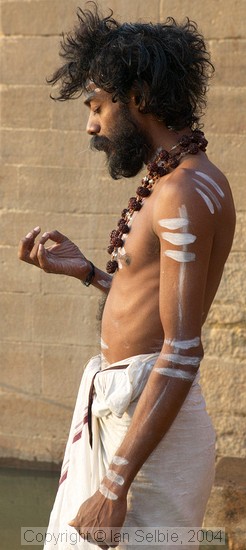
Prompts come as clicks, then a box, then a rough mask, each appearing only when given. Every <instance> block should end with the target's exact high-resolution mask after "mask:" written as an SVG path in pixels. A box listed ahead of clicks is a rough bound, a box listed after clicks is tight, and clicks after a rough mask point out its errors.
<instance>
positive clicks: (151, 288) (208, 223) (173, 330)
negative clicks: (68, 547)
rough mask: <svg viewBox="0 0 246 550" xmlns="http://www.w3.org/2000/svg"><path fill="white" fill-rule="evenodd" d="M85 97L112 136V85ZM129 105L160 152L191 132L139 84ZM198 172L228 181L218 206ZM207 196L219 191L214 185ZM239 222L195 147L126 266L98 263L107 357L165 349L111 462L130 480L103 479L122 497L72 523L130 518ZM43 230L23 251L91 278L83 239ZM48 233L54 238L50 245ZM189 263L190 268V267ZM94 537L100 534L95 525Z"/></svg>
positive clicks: (165, 188) (157, 199) (138, 223)
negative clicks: (186, 344)
mask: <svg viewBox="0 0 246 550" xmlns="http://www.w3.org/2000/svg"><path fill="white" fill-rule="evenodd" d="M85 104H86V106H87V107H88V108H89V109H90V114H89V119H88V124H87V132H88V133H89V134H90V135H98V136H101V135H102V136H110V132H111V130H112V128H116V127H117V117H118V116H119V110H120V103H119V102H116V103H113V102H112V97H111V94H108V93H106V92H104V91H103V90H100V89H96V88H95V87H93V85H92V86H91V93H89V94H88V96H87V97H86V100H85ZM128 109H129V112H130V114H131V116H132V117H133V119H134V120H135V121H136V123H137V125H138V127H139V128H141V129H142V130H143V132H144V134H145V135H146V136H147V137H148V142H149V143H150V144H151V147H152V154H153V153H154V152H155V151H156V150H157V149H158V148H159V147H163V148H164V149H166V150H168V151H169V150H170V149H171V148H172V146H174V145H176V144H177V142H178V138H179V137H181V135H183V134H190V129H189V128H184V129H183V130H182V131H180V132H176V131H173V130H169V129H167V128H166V127H165V125H164V124H163V122H159V121H158V120H157V119H156V118H155V117H154V116H152V115H149V114H147V115H146V114H142V113H141V112H139V110H138V106H137V101H136V98H135V97H134V93H132V94H131V99H130V103H129V104H128ZM147 160H149V159H147ZM197 173H200V174H201V173H202V174H205V175H207V176H208V177H209V178H211V180H212V181H214V182H216V184H217V186H218V188H219V190H220V191H219V193H217V192H216V191H215V190H214V189H213V191H214V195H216V196H217V199H218V202H217V205H216V204H213V211H212V206H211V200H210V202H209V199H208V198H207V199H205V198H204V195H202V192H201V190H203V192H204V187H200V188H199V189H200V192H197V191H196V187H199V184H197V183H196V181H195V180H199V181H200V182H203V185H207V180H206V179H205V180H204V177H203V176H200V175H197ZM116 185H117V183H116ZM118 185H119V184H118ZM210 190H211V187H210ZM134 191H135V189H133V192H134ZM205 194H206V193H205ZM206 196H207V195H206ZM209 196H210V199H211V194H210V195H209ZM207 197H208V196H207ZM123 206H124V205H122V207H123ZM184 216H187V220H188V221H187V225H186V229H185V231H186V234H189V235H192V236H193V237H191V238H193V239H194V240H193V242H192V243H190V244H187V246H186V248H185V254H187V251H188V254H191V256H185V257H186V258H192V260H191V261H188V259H187V261H186V262H184V263H182V262H180V261H176V260H175V259H173V257H170V254H171V256H172V254H174V256H175V255H176V256H175V257H176V258H178V257H179V256H178V254H179V252H180V251H182V250H184V248H182V246H178V245H177V244H173V243H172V242H170V240H169V233H170V234H172V233H180V232H181V230H180V229H178V230H177V229H176V230H172V229H170V228H169V229H168V228H167V227H166V226H165V224H166V221H165V220H177V219H178V218H182V219H183V218H184ZM234 228H235V211H234V205H233V200H232V196H231V191H230V187H229V184H228V182H227V180H226V178H225V176H224V175H223V174H222V173H221V172H220V171H219V170H218V168H216V167H215V166H214V165H213V164H212V163H211V162H210V161H209V159H208V157H207V155H206V154H205V153H204V152H201V151H200V152H199V153H198V154H197V155H187V156H185V157H184V158H183V159H182V161H181V162H180V164H179V166H178V167H177V168H176V169H175V170H173V171H172V172H170V173H169V174H168V175H166V176H164V177H162V178H160V179H159V180H158V182H157V183H156V184H155V186H154V188H153V192H152V194H151V196H150V197H148V198H147V199H146V200H145V202H144V205H143V207H142V209H141V211H140V212H138V213H135V214H134V218H133V222H132V226H131V231H130V233H129V235H128V237H127V239H126V241H125V244H124V249H125V250H124V254H123V255H122V259H121V266H122V267H121V269H119V270H118V271H117V272H116V273H115V274H114V276H113V278H111V276H110V275H108V274H107V273H104V272H102V271H100V270H99V269H97V268H96V275H95V279H94V281H93V284H94V286H96V287H97V288H99V289H100V290H101V291H103V292H107V293H108V296H107V301H106V305H105V308H104V312H103V318H102V340H103V342H104V344H106V346H105V345H104V349H103V354H104V356H105V357H106V359H107V360H108V361H109V363H113V362H116V361H120V360H123V359H125V358H127V357H131V356H134V355H138V354H142V353H153V352H155V351H156V352H160V355H159V357H158V359H157V361H156V364H155V365H154V368H153V370H152V372H151V374H150V376H149V379H148V382H147V384H146V386H145V389H144V390H143V392H142V395H141V397H140V398H139V401H138V404H137V406H136V409H135V412H134V415H133V419H132V422H131V425H130V427H129V429H128V432H127V434H126V436H125V438H124V440H123V441H122V444H121V445H120V448H119V449H118V450H117V452H116V454H117V455H118V456H120V457H124V458H125V459H126V460H127V461H128V463H127V464H125V465H115V464H110V469H111V470H114V471H115V472H117V474H119V475H121V476H123V477H124V480H125V481H124V484H123V485H121V486H120V485H117V484H116V483H114V482H111V481H110V480H109V479H108V478H106V477H105V479H103V480H102V482H103V484H104V486H105V487H107V488H108V489H109V490H110V491H112V492H113V493H114V494H115V495H117V497H118V498H117V499H116V500H110V499H108V498H106V497H105V496H103V495H102V494H101V492H99V491H97V492H96V493H95V494H94V495H93V496H92V497H91V498H89V499H88V500H87V501H86V502H84V503H83V504H82V505H81V507H80V508H79V510H78V513H77V515H76V517H75V518H74V519H73V520H72V518H71V520H72V521H71V523H70V525H72V526H74V527H75V528H76V529H77V530H78V531H79V530H81V531H82V532H85V531H87V530H88V528H91V527H97V528H100V527H110V528H111V527H121V526H122V525H123V523H124V520H125V515H126V510H127V505H126V497H127V493H128V490H129V487H130V485H131V483H132V481H133V479H134V478H135V476H136V474H137V472H138V471H139V469H140V468H141V466H142V465H143V464H144V462H145V461H146V459H147V458H148V456H149V455H150V454H151V453H152V451H153V450H154V449H155V448H156V446H157V445H158V443H159V442H160V441H161V439H162V438H163V437H164V436H165V434H166V432H167V431H168V429H169V428H170V426H171V424H172V422H173V421H174V419H175V417H176V415H177V414H178V412H179V410H180V407H181V406H182V404H183V402H184V400H185V398H186V396H187V394H188V392H189V389H190V387H191V385H192V375H194V373H196V372H197V369H198V367H199V364H197V366H196V368H195V369H194V358H197V357H198V358H200V359H201V358H202V357H203V347H202V343H201V340H200V337H201V329H202V325H203V323H204V321H205V319H206V317H207V314H208V311H209V308H210V306H211V303H212V301H213V299H214V296H215V293H216V291H217V288H218V286H219V283H220V280H221V276H222V273H223V268H224V264H225V261H226V259H227V256H228V254H229V251H230V248H231V245H232V240H233V234H234ZM39 234H40V228H35V229H34V230H33V231H31V232H30V233H29V234H28V235H27V237H25V238H24V239H22V241H21V242H20V247H19V257H20V259H21V260H24V261H26V262H29V263H31V264H34V265H36V266H38V267H40V268H41V269H43V270H44V271H46V272H51V273H62V274H67V275H70V276H73V277H76V278H78V279H81V280H85V278H86V276H87V275H88V273H89V271H90V264H89V263H88V260H87V259H86V258H85V257H84V255H83V254H82V253H81V252H80V250H79V249H78V248H77V247H76V245H74V244H73V243H72V242H71V241H70V240H69V239H67V237H65V236H64V235H62V234H61V233H59V232H57V231H50V232H47V233H45V234H44V235H43V236H42V237H41V238H40V237H38V235H39ZM49 239H50V240H52V241H54V244H53V245H52V246H51V247H49V248H45V246H44V244H45V243H46V242H47V241H48V240H49ZM170 250H171V253H170ZM177 251H178V252H177ZM181 253H182V252H181ZM125 254H126V255H127V262H126V261H125V257H126V256H125ZM181 263H182V265H183V266H184V267H183V269H185V275H184V271H183V272H182V273H183V275H182V277H181ZM102 281H103V282H102ZM181 310H182V315H181V313H180V311H181ZM194 339H196V341H197V342H199V343H198V345H196V346H194V347H191V348H189V349H182V351H181V352H180V353H181V355H182V356H184V357H186V360H185V366H183V365H180V364H177V365H175V364H173V362H171V361H170V355H171V353H172V346H171V342H173V341H177V340H179V341H195V340H194ZM189 361H190V363H189ZM164 368H177V369H180V368H181V369H183V370H184V371H185V372H186V373H190V374H191V379H190V380H189V379H182V378H180V377H179V378H175V377H172V376H171V377H169V376H167V375H163V370H162V369H164ZM163 460H165V457H163ZM91 542H94V539H93V534H92V536H91ZM94 543H95V544H97V543H96V542H94ZM99 546H100V545H99ZM100 548H108V545H107V544H106V542H105V543H104V544H103V545H101V546H100Z"/></svg>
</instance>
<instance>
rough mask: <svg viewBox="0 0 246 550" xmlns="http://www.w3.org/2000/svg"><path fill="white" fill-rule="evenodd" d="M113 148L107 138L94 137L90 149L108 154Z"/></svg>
mask: <svg viewBox="0 0 246 550" xmlns="http://www.w3.org/2000/svg"><path fill="white" fill-rule="evenodd" d="M111 148H112V143H111V141H110V139H108V138H107V137H105V136H93V137H92V138H91V140H90V149H92V151H94V150H96V151H104V152H105V153H108V152H109V151H110V149H111Z"/></svg>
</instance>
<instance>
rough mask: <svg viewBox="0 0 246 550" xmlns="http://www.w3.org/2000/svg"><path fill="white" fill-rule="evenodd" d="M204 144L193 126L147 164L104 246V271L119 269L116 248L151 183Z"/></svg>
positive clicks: (122, 243)
mask: <svg viewBox="0 0 246 550" xmlns="http://www.w3.org/2000/svg"><path fill="white" fill-rule="evenodd" d="M207 144H208V142H207V140H206V138H205V137H204V133H203V132H202V131H201V130H198V129H196V130H193V131H192V133H191V135H189V136H188V135H183V136H182V137H181V138H180V139H179V141H178V143H177V145H174V146H173V147H172V149H171V150H170V151H169V152H168V151H166V150H165V149H159V150H158V152H157V156H156V157H155V159H154V160H153V161H152V162H150V163H149V164H148V165H147V169H148V174H147V175H146V176H145V177H144V178H143V179H142V182H141V183H142V185H140V186H139V187H138V188H137V190H136V196H135V197H131V198H130V200H129V203H128V207H127V208H124V210H123V211H122V213H121V218H120V219H119V221H118V228H117V229H113V231H111V234H110V244H109V246H108V249H107V250H108V253H109V254H111V260H109V262H107V265H106V271H107V273H114V272H115V271H116V270H117V269H118V268H119V264H118V261H117V258H118V251H119V248H121V247H123V245H124V240H123V236H124V235H127V234H128V233H129V231H130V221H131V218H132V216H133V214H134V212H138V211H139V210H141V208H142V206H143V199H145V198H147V197H148V196H149V195H150V194H151V192H152V189H153V186H154V184H155V183H156V182H157V181H158V179H159V178H161V177H162V176H165V175H166V174H169V172H170V171H171V170H174V169H175V168H177V166H178V165H179V163H180V160H181V159H182V157H184V156H185V155H188V154H190V155H196V154H197V153H198V152H199V150H200V151H204V152H205V151H206V147H207Z"/></svg>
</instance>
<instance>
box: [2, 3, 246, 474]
mask: <svg viewBox="0 0 246 550" xmlns="http://www.w3.org/2000/svg"><path fill="white" fill-rule="evenodd" d="M78 4H79V3H78V1H77V0H29V1H27V0H18V1H17V0H8V1H5V0H3V1H2V2H1V37H0V38H1V65H2V68H1V134H2V137H1V149H2V161H1V187H0V192H1V201H0V216H1V239H0V262H1V278H0V300H1V316H0V323H1V380H0V381H1V401H0V403H1V405H0V407H1V410H0V418H1V448H0V456H1V457H2V459H6V460H9V459H15V458H16V459H21V460H28V461H37V462H45V463H48V462H53V463H54V462H55V463H59V462H60V461H61V458H62V455H63V450H64V444H65V441H66V436H67V433H68V429H69V425H70V421H71V415H72V409H73V405H74V402H75V397H76V392H77V389H78V385H79V382H80V377H81V373H82V370H83V365H84V363H85V362H86V361H87V360H88V358H89V357H90V356H91V355H92V354H95V353H97V351H98V344H99V332H98V322H97V320H96V313H97V308H98V292H97V291H96V290H95V289H87V288H85V287H84V286H83V285H82V284H80V282H79V281H77V280H75V279H74V280H73V279H71V280H69V279H66V278H65V277H62V276H54V275H48V274H44V273H41V272H40V271H39V270H38V269H37V268H35V267H31V266H29V265H27V264H24V263H21V262H20V261H19V260H18V259H17V245H18V241H19V239H20V238H21V237H22V236H24V235H25V234H26V233H27V232H28V231H29V230H30V229H31V228H33V227H35V226H36V225H40V226H41V228H42V231H45V230H50V229H54V228H56V229H59V230H60V231H61V232H62V233H64V234H66V235H68V236H69V237H70V238H71V239H72V240H73V241H75V242H76V243H77V244H78V245H79V247H81V249H82V250H83V251H84V253H85V255H86V256H87V257H88V258H90V259H92V260H93V261H94V262H95V263H96V264H97V265H98V266H100V267H101V268H104V265H105V261H106V260H107V253H106V247H107V242H108V233H109V231H110V230H111V228H112V227H114V225H115V222H116V221H117V219H118V215H119V212H120V211H121V209H122V207H123V206H125V204H126V202H127V199H128V197H129V196H130V195H131V194H132V191H135V187H136V185H135V182H128V181H120V182H113V181H111V180H110V178H109V177H108V175H107V172H106V171H105V167H104V159H103V155H102V156H101V155H100V154H95V153H92V152H90V151H89V150H88V137H87V135H86V132H85V124H86V112H85V109H84V107H83V101H82V99H78V100H76V101H71V102H66V103H59V102H58V103H55V102H53V101H52V100H51V99H50V98H49V94H50V89H49V87H48V86H47V85H46V77H47V76H49V75H50V74H51V73H52V71H53V70H54V68H56V66H57V63H59V60H58V50H59V42H60V35H61V32H62V31H67V30H70V29H71V27H72V26H73V22H74V21H75V12H76V8H77V6H78ZM84 5H85V3H83V2H81V6H82V7H83V6H84ZM101 6H102V7H103V9H105V10H107V8H108V7H111V8H112V9H113V10H114V13H115V16H116V17H119V19H121V20H128V21H129V20H132V21H136V20H138V19H141V20H147V21H149V20H151V21H159V20H162V19H165V18H166V17H167V16H169V15H171V16H173V17H175V18H177V20H182V19H184V17H185V16H187V15H188V16H189V17H190V18H191V19H194V20H195V21H197V23H198V25H199V28H200V29H201V31H202V32H203V34H204V35H205V37H206V40H207V42H208V46H209V49H210V51H211V54H212V60H213V62H214V65H215V67H216V73H215V77H214V78H213V81H212V84H211V89H210V92H209V96H208V109H207V114H206V116H205V118H204V129H205V132H206V136H207V138H208V140H209V148H208V153H209V156H210V158H211V160H212V161H214V162H215V164H217V165H218V166H219V167H220V168H221V169H222V170H223V171H224V172H225V173H226V175H227V177H228V178H229V180H230V183H231V187H232V190H233V194H234V198H235V203H236V208H237V229H236V235H235V240H234V245H233V250H232V252H231V254H230V257H229V259H228V262H227V265H226V268H225V272H224V276H223V280H222V283H221V285H220V288H219V291H218V294H217V297H216V300H215V302H214V305H213V307H212V310H211V313H210V315H209V318H208V320H207V322H206V326H205V328H204V335H203V337H204V344H205V359H204V360H203V364H202V367H201V370H202V384H203V389H204V393H205V396H206V399H207V407H208V410H209V413H210V415H211V417H212V419H213V422H214V426H215V428H216V431H217V457H218V459H220V458H225V457H227V458H228V457H229V458H230V459H231V458H235V459H237V460H238V459H243V458H244V457H245V454H246V451H245V441H244V438H243V430H244V427H245V425H244V422H245V416H244V414H245V412H244V411H243V404H244V398H245V369H246V353H245V350H246V334H245V319H246V313H245V296H246V276H245V245H246V234H245V227H246V185H245V181H246V155H245V150H246V97H245V91H246V70H245V58H246V27H245V16H246V2H245V0H227V2H225V1H224V0H208V1H207V2H195V1H193V0H172V1H171V0H145V1H144V2H143V1H142V0H141V1H140V0H135V2H131V1H129V0H125V1H123V0H110V1H105V0H102V1H101Z"/></svg>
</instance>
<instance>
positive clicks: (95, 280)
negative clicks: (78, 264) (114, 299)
mask: <svg viewBox="0 0 246 550" xmlns="http://www.w3.org/2000/svg"><path fill="white" fill-rule="evenodd" d="M92 265H93V264H91V262H89V261H88V266H87V270H85V269H84V268H83V274H82V273H81V274H80V273H78V275H77V276H76V277H77V278H78V279H79V280H80V281H81V282H82V283H83V284H85V285H86V286H89V285H90V284H91V285H93V286H94V287H95V288H98V289H99V290H101V291H102V292H104V293H105V294H108V292H109V290H110V287H111V283H112V276H111V275H108V273H105V272H104V271H102V270H101V269H99V268H98V267H96V266H94V265H93V268H94V270H93V277H92V279H91V281H89V284H86V281H87V279H88V277H89V280H90V273H91V269H92Z"/></svg>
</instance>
